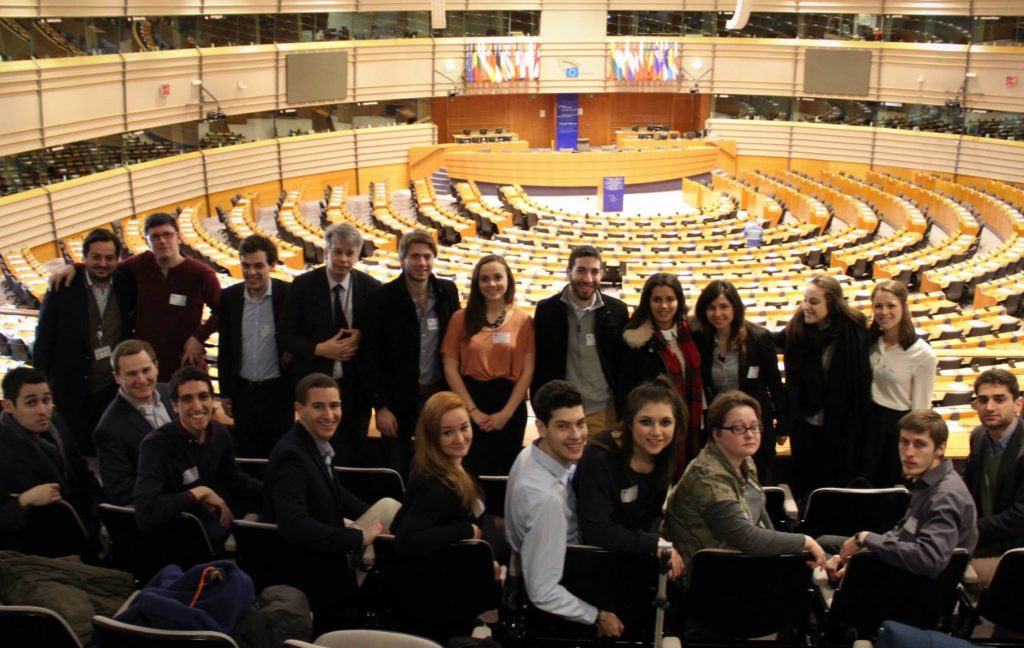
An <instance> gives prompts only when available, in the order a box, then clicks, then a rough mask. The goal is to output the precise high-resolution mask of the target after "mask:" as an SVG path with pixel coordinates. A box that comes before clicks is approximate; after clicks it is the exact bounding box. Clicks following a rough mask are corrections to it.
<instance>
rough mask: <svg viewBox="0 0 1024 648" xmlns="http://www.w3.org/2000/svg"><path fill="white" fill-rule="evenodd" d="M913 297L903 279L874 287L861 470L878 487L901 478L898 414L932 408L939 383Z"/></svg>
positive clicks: (888, 484)
mask: <svg viewBox="0 0 1024 648" xmlns="http://www.w3.org/2000/svg"><path fill="white" fill-rule="evenodd" d="M908 298H909V293H908V291H907V287H906V286H905V285H904V284H903V283H901V282H899V281H881V282H879V283H878V285H876V286H875V289H874V290H872V291H871V313H872V317H871V325H870V326H869V327H868V331H869V332H870V333H871V337H872V342H871V346H870V348H869V356H868V359H869V361H870V363H871V374H872V380H871V410H870V412H869V414H868V424H867V426H865V428H864V442H863V443H861V444H860V448H859V449H860V451H861V453H860V455H859V456H860V461H859V467H858V469H857V474H858V475H859V476H861V477H863V478H864V479H865V480H867V481H868V482H869V483H870V484H872V485H873V486H878V487H887V486H892V485H894V484H896V483H897V482H898V481H899V479H900V477H901V475H902V474H903V468H902V466H901V464H900V458H899V438H900V430H899V424H898V423H899V420H900V419H901V418H903V416H904V415H906V414H907V413H909V412H910V410H922V409H930V408H931V406H932V392H933V391H934V389H935V370H936V369H937V368H938V363H939V361H938V359H937V358H936V357H935V351H933V350H932V347H931V346H930V345H929V344H928V343H927V342H925V341H924V340H923V339H922V338H920V337H918V335H917V332H916V330H915V329H914V321H913V319H911V317H910V307H909V306H908V305H907V300H908Z"/></svg>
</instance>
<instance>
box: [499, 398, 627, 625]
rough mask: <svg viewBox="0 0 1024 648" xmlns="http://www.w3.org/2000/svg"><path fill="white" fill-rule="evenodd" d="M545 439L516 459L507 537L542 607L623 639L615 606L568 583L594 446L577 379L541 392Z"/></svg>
mask: <svg viewBox="0 0 1024 648" xmlns="http://www.w3.org/2000/svg"><path fill="white" fill-rule="evenodd" d="M532 400H533V411H534V414H536V416H537V433H538V435H539V437H540V438H539V439H538V440H537V441H535V442H534V443H532V444H530V445H528V446H527V447H525V448H523V450H522V452H520V453H519V456H518V457H517V458H516V461H515V463H514V464H513V465H512V470H511V471H510V472H509V476H508V490H507V494H506V496H505V535H506V537H507V538H508V541H509V544H510V545H511V546H512V549H513V550H514V551H516V552H517V553H518V554H519V558H520V562H521V564H522V572H523V580H524V581H525V583H526V594H527V596H529V597H530V601H531V602H533V604H534V605H536V606H537V607H538V608H539V609H541V610H543V611H545V612H548V613H550V614H554V615H557V616H560V617H562V618H564V619H567V620H569V621H574V622H576V623H582V624H588V625H596V626H597V634H598V636H601V637H619V636H621V635H622V631H623V625H622V622H621V621H620V620H619V618H618V617H617V616H615V614H614V613H613V612H609V611H606V610H598V609H597V608H596V607H594V606H593V605H591V604H589V603H587V602H586V601H581V600H580V599H579V598H577V597H575V596H573V594H572V593H571V592H569V590H567V589H565V588H564V587H563V586H562V585H561V584H560V581H561V580H562V568H563V565H564V563H565V547H566V545H567V544H569V543H577V542H579V527H578V525H577V520H576V501H575V498H574V496H573V490H572V488H571V487H570V485H569V480H570V479H571V478H572V469H573V468H575V463H576V462H577V461H579V459H580V457H581V456H582V455H583V448H584V446H586V444H587V422H586V420H587V417H586V413H585V412H584V410H583V397H582V396H581V395H580V392H579V390H578V389H576V387H574V386H573V385H572V384H570V383H568V382H566V381H564V380H552V381H551V382H549V383H547V384H546V385H544V386H543V387H541V388H540V389H539V390H537V393H536V394H534V395H533V399H532Z"/></svg>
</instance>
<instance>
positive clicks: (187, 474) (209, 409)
mask: <svg viewBox="0 0 1024 648" xmlns="http://www.w3.org/2000/svg"><path fill="white" fill-rule="evenodd" d="M170 389H171V405H172V406H173V407H174V411H175V413H176V414H177V415H178V420H177V421H174V422H173V423H168V424H166V425H162V426H160V427H158V428H157V429H155V430H153V431H152V432H150V433H149V434H147V435H146V438H144V439H143V440H142V443H141V444H139V470H138V478H137V479H136V481H135V498H134V501H135V522H136V524H138V525H139V528H140V529H142V530H143V531H152V530H154V529H158V528H159V527H161V526H163V525H166V524H167V523H168V522H170V520H171V518H173V517H174V516H176V515H178V514H179V513H183V512H186V511H187V512H189V513H192V514H194V515H196V516H197V517H199V519H200V520H202V522H203V525H204V526H205V527H206V535H207V537H208V538H209V539H210V543H211V544H212V545H213V547H214V549H215V550H216V551H217V552H218V553H219V552H220V551H221V550H222V549H223V548H224V542H225V541H226V540H227V538H228V536H229V535H230V533H231V531H230V529H231V520H233V519H234V518H235V515H236V514H237V515H238V516H239V517H241V516H242V515H245V514H247V513H250V512H258V511H259V507H260V505H261V503H262V501H263V482H261V481H260V480H258V479H255V478H253V477H250V476H249V475H247V474H245V473H244V472H242V471H241V469H240V468H239V467H238V464H237V463H236V462H235V449H234V446H233V444H232V443H231V436H230V435H229V434H228V431H227V430H226V429H225V428H224V426H222V425H221V424H220V423H217V422H216V421H214V420H213V381H212V380H211V379H210V376H209V374H207V373H206V372H205V371H203V370H202V369H199V368H198V367H182V368H181V369H179V370H177V371H176V372H174V375H173V376H171V383H170Z"/></svg>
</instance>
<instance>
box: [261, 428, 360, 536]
mask: <svg viewBox="0 0 1024 648" xmlns="http://www.w3.org/2000/svg"><path fill="white" fill-rule="evenodd" d="M263 483H264V489H263V497H264V505H263V511H264V518H265V519H266V521H268V522H275V523H277V528H278V532H280V534H281V536H282V537H283V538H284V539H285V542H287V543H288V544H290V545H293V546H295V547H298V548H300V549H306V550H309V551H316V552H319V553H326V554H343V553H349V552H356V553H361V552H362V550H363V532H362V531H360V530H359V529H356V528H351V527H346V526H345V521H344V519H343V518H346V517H347V518H349V519H355V518H357V517H359V516H360V515H362V514H363V513H365V512H366V509H367V508H369V507H368V506H367V505H366V504H365V503H364V502H363V501H362V500H360V499H359V498H358V497H356V496H355V495H352V494H351V493H349V492H348V491H347V490H345V489H344V488H343V487H342V486H341V484H339V483H338V480H337V478H336V477H334V473H333V472H332V473H331V476H330V477H329V476H328V474H327V469H326V467H325V465H324V461H323V458H322V456H321V455H320V450H319V448H317V446H316V443H315V442H314V441H313V437H312V436H310V434H309V432H308V431H307V430H306V428H305V427H303V425H302V423H300V422H298V421H296V422H295V425H293V426H292V429H290V430H289V431H288V432H287V433H286V434H285V435H284V436H283V437H281V439H280V441H278V442H277V445H276V446H274V451H273V452H271V453H270V462H269V463H268V464H267V474H266V479H265V480H264V482H263Z"/></svg>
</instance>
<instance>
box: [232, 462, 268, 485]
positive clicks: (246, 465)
mask: <svg viewBox="0 0 1024 648" xmlns="http://www.w3.org/2000/svg"><path fill="white" fill-rule="evenodd" d="M235 462H236V463H237V464H238V467H239V468H241V469H242V472H244V473H245V474H247V475H249V476H250V477H255V478H256V479H260V480H262V479H263V478H264V477H265V476H266V474H267V464H268V463H269V460H267V459H262V458H260V457H237V458H236V459H235Z"/></svg>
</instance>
